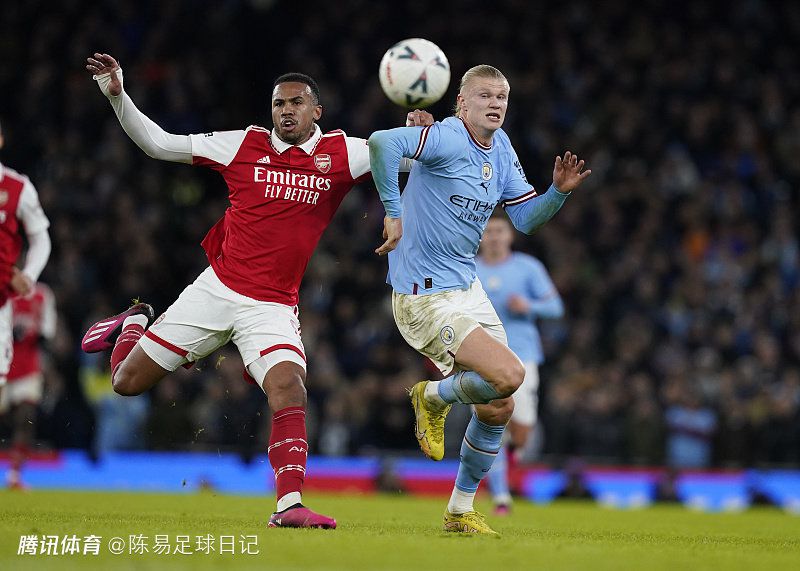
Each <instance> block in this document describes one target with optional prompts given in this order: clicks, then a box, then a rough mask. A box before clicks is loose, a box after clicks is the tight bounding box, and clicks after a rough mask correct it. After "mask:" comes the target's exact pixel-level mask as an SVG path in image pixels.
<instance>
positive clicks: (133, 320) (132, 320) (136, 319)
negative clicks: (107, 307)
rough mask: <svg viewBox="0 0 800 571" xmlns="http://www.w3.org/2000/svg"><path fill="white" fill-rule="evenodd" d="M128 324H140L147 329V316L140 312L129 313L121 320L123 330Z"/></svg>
mask: <svg viewBox="0 0 800 571" xmlns="http://www.w3.org/2000/svg"><path fill="white" fill-rule="evenodd" d="M128 325H141V326H142V328H143V329H147V316H146V315H142V314H141V313H137V314H136V315H129V316H128V317H126V318H125V321H123V322H122V329H123V330H124V329H125V328H126V327H127V326H128Z"/></svg>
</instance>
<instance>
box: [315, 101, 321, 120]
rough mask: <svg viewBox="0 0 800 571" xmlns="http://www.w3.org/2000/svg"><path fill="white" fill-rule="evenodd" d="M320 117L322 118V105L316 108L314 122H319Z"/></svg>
mask: <svg viewBox="0 0 800 571" xmlns="http://www.w3.org/2000/svg"><path fill="white" fill-rule="evenodd" d="M320 117H322V105H317V106H315V107H314V121H319V120H320Z"/></svg>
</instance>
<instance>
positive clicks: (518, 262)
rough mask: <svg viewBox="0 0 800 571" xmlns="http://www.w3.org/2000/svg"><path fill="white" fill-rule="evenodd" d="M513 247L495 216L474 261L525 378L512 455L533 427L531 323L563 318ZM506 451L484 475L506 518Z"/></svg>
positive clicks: (546, 282) (517, 397)
mask: <svg viewBox="0 0 800 571" xmlns="http://www.w3.org/2000/svg"><path fill="white" fill-rule="evenodd" d="M513 242H514V229H513V228H512V227H511V223H510V222H509V221H508V219H507V218H505V217H504V216H499V215H497V213H495V214H494V215H492V217H491V218H489V221H488V223H487V224H486V231H485V232H484V233H483V239H482V240H481V247H480V250H479V255H478V257H477V259H476V269H477V273H478V279H480V281H481V283H482V284H483V288H484V289H485V290H486V295H488V296H489V301H491V302H492V306H493V307H494V309H495V311H496V312H497V316H498V317H499V318H500V321H502V322H503V328H504V329H505V331H506V336H507V338H508V348H509V349H511V350H512V351H513V352H514V354H515V355H516V356H517V357H519V358H520V360H522V364H523V365H524V366H525V379H524V380H523V381H522V385H521V386H520V387H519V388H518V389H517V390H516V392H515V393H514V412H513V413H512V414H511V420H509V422H508V429H507V433H508V435H507V437H506V440H510V444H511V447H512V450H510V453H511V454H512V455H513V454H514V452H521V451H522V450H523V449H524V447H525V444H526V443H527V442H528V439H529V438H530V437H531V436H532V435H533V429H534V426H535V425H536V418H537V408H538V405H539V397H538V390H539V366H540V365H541V364H542V363H543V362H544V352H543V350H542V340H541V338H540V337H539V331H538V329H537V328H536V321H537V320H538V319H540V318H551V319H554V318H559V317H561V316H563V315H564V303H563V302H562V301H561V296H560V295H559V294H558V290H557V289H556V287H555V285H554V284H553V280H551V279H550V275H549V274H548V273H547V270H546V269H545V267H544V264H542V262H540V261H539V260H537V259H536V258H534V257H533V256H529V255H527V254H523V253H522V252H514V251H512V250H511V245H512V244H513ZM506 448H507V447H506V446H502V447H501V448H500V451H499V452H498V454H497V457H496V458H495V460H494V464H492V468H491V470H489V474H488V476H487V484H488V485H489V492H490V493H491V495H492V500H493V501H494V504H495V514H496V515H506V514H508V512H509V510H510V508H511V493H510V491H509V485H508V465H509V458H508V453H507V450H506Z"/></svg>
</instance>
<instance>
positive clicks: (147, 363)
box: [111, 346, 169, 397]
mask: <svg viewBox="0 0 800 571" xmlns="http://www.w3.org/2000/svg"><path fill="white" fill-rule="evenodd" d="M168 372H169V371H167V370H166V369H164V368H163V367H161V365H159V364H158V363H156V362H155V361H153V360H152V359H151V358H150V357H148V355H147V353H145V352H144V350H143V349H142V348H141V347H139V346H134V347H133V348H132V350H131V352H130V354H129V355H127V357H126V358H125V359H124V360H123V361H122V362H120V363H119V364H117V365H116V366H114V367H113V373H112V375H111V384H112V386H113V387H114V392H116V393H117V394H119V395H122V396H126V397H130V396H136V395H140V394H142V393H143V392H145V391H146V390H148V389H150V388H151V387H152V386H153V385H155V384H156V383H157V382H158V381H160V380H161V379H163V378H164V375H166V374H167V373H168Z"/></svg>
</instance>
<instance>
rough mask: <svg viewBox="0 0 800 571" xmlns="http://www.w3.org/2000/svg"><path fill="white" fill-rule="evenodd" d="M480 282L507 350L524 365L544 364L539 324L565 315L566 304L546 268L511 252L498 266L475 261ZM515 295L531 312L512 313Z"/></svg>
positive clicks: (531, 258) (534, 259)
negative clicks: (504, 332)
mask: <svg viewBox="0 0 800 571" xmlns="http://www.w3.org/2000/svg"><path fill="white" fill-rule="evenodd" d="M476 266H477V271H478V278H479V279H480V280H481V284H482V285H483V289H484V290H485V291H486V294H487V295H488V296H489V300H490V301H491V302H492V305H493V306H494V309H495V311H496V312H497V315H498V317H499V318H500V321H502V322H503V328H504V329H505V330H506V336H507V337H508V346H509V347H510V348H511V350H512V351H513V352H514V353H515V354H516V355H517V357H519V358H520V359H522V360H523V361H526V362H527V361H533V362H534V363H536V364H537V365H541V364H542V363H544V352H543V351H542V340H541V338H540V336H539V330H538V328H537V327H536V320H537V319H539V318H541V317H545V318H558V317H561V316H563V315H564V303H563V302H562V301H561V296H560V295H559V294H558V290H557V289H556V286H555V285H554V284H553V280H551V279H550V275H549V274H548V273H547V270H546V269H545V267H544V264H542V262H540V261H539V260H538V259H536V258H534V257H533V256H529V255H527V254H523V253H522V252H512V253H511V255H510V256H508V257H507V258H506V259H504V260H502V261H501V262H499V263H497V264H487V263H485V262H484V261H483V259H482V258H481V257H480V256H478V258H476ZM512 295H519V296H522V297H524V298H525V299H526V301H527V302H528V304H529V306H530V311H529V312H528V313H527V314H525V315H522V314H519V313H512V312H511V310H510V309H509V307H508V302H509V299H510V298H511V296H512Z"/></svg>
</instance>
